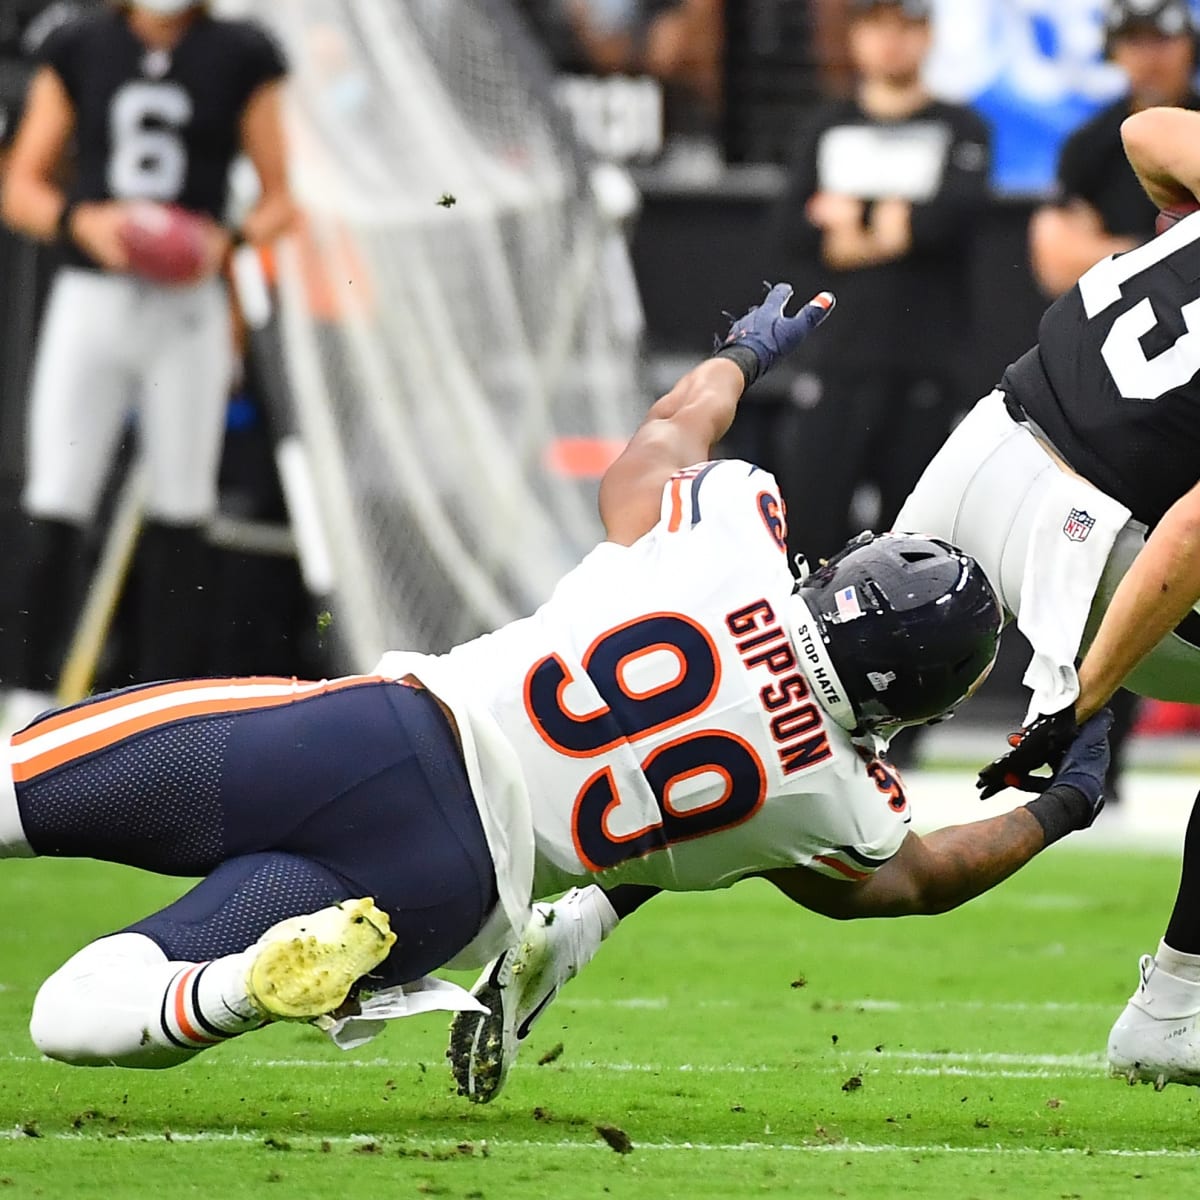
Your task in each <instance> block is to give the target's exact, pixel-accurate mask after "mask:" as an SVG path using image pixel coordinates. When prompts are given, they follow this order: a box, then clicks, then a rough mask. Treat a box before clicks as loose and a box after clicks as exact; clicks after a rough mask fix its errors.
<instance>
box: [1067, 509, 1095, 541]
mask: <svg viewBox="0 0 1200 1200" xmlns="http://www.w3.org/2000/svg"><path fill="white" fill-rule="evenodd" d="M1095 524H1096V518H1095V517H1093V516H1091V515H1090V514H1089V513H1088V512H1087V510H1086V509H1083V508H1073V509H1071V514H1070V516H1068V517H1067V521H1066V524H1065V525H1064V526H1063V533H1065V534H1066V535H1067V538H1068V539H1069V540H1070V541H1072V542H1086V541H1087V536H1088V534H1089V533H1091V532H1092V526H1093V525H1095Z"/></svg>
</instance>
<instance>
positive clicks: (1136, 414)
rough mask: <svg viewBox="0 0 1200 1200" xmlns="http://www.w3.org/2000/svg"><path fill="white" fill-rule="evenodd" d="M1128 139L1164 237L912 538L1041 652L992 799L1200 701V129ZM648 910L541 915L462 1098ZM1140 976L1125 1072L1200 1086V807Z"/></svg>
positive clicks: (1153, 124)
mask: <svg viewBox="0 0 1200 1200" xmlns="http://www.w3.org/2000/svg"><path fill="white" fill-rule="evenodd" d="M1122 137H1123V140H1124V143H1125V149H1126V153H1127V155H1128V157H1129V159H1130V162H1131V163H1132V165H1133V167H1134V169H1135V170H1136V172H1137V174H1138V176H1139V178H1140V179H1141V181H1142V184H1143V187H1144V188H1145V190H1146V192H1147V194H1148V195H1149V196H1150V198H1151V200H1153V201H1154V203H1155V204H1156V205H1157V206H1158V207H1159V208H1160V210H1162V212H1163V214H1164V216H1163V218H1162V219H1160V228H1161V230H1162V231H1161V233H1160V236H1158V237H1157V238H1155V239H1154V240H1153V241H1151V242H1148V243H1146V244H1144V245H1142V246H1140V247H1138V248H1136V249H1134V250H1133V251H1131V252H1129V253H1126V254H1121V255H1117V256H1114V257H1110V258H1105V259H1103V260H1101V262H1099V263H1098V264H1096V266H1094V267H1093V268H1092V269H1091V270H1090V271H1089V272H1088V273H1087V274H1085V275H1084V276H1083V278H1082V279H1081V280H1080V282H1079V284H1078V286H1077V287H1075V288H1074V289H1072V290H1071V291H1069V292H1067V293H1066V295H1064V296H1063V297H1062V298H1061V299H1060V300H1059V301H1057V302H1056V303H1055V304H1054V305H1053V306H1052V307H1051V308H1050V309H1049V310H1048V312H1047V313H1046V315H1045V317H1044V319H1043V321H1042V325H1041V329H1040V332H1039V343H1038V345H1037V346H1036V347H1035V348H1034V349H1033V350H1032V351H1030V353H1028V354H1027V355H1025V356H1024V357H1023V358H1022V359H1020V360H1019V361H1018V362H1017V363H1015V364H1014V365H1013V366H1011V367H1010V368H1009V370H1008V371H1007V372H1006V373H1005V376H1004V378H1003V380H1002V381H1001V385H1000V387H999V388H998V389H997V391H996V392H994V393H993V394H992V395H990V396H988V397H985V398H984V399H983V400H981V401H980V402H979V404H977V405H976V407H975V408H974V409H973V410H972V412H971V413H970V414H969V415H968V416H967V417H966V419H965V420H964V421H963V422H962V423H961V425H959V427H958V428H957V429H956V430H955V432H954V433H953V434H952V435H951V437H950V438H949V439H948V440H947V442H946V444H945V445H944V447H943V448H942V450H941V451H939V453H938V454H937V456H936V457H935V458H934V460H933V461H932V462H931V463H930V465H929V467H928V468H927V469H926V471H925V473H924V474H923V475H922V477H921V479H920V481H919V482H918V484H917V486H916V488H915V489H914V491H913V493H912V494H911V496H910V497H909V498H908V501H907V502H906V504H905V505H904V507H903V509H902V511H901V513H900V515H899V517H898V518H897V522H896V528H897V529H901V530H912V531H917V530H920V531H923V532H925V533H927V534H936V535H939V536H941V537H944V538H947V539H950V540H952V541H953V542H955V543H956V544H959V545H961V546H962V547H963V548H964V549H965V550H966V551H967V552H968V553H970V554H972V555H973V556H974V557H975V558H976V559H977V560H978V561H979V563H980V565H981V566H982V568H983V570H984V571H985V573H986V574H987V576H988V578H989V579H990V580H991V581H992V583H993V584H994V585H995V587H996V589H997V592H998V593H999V596H1000V599H1001V602H1002V604H1003V606H1004V609H1005V612H1006V614H1008V615H1009V616H1010V617H1012V618H1014V619H1015V620H1016V622H1017V624H1018V625H1019V626H1020V628H1021V629H1022V631H1023V632H1024V633H1025V635H1026V636H1027V638H1028V639H1029V641H1030V642H1031V643H1032V645H1033V648H1034V659H1033V663H1032V665H1031V668H1030V672H1029V674H1028V675H1027V676H1026V682H1027V683H1028V684H1029V685H1030V687H1031V689H1032V691H1033V693H1034V695H1033V700H1032V703H1031V705H1030V710H1029V714H1028V717H1027V722H1028V723H1027V725H1026V727H1025V729H1024V730H1023V731H1022V733H1021V734H1020V735H1014V739H1013V740H1014V741H1015V742H1016V743H1017V744H1016V745H1015V747H1014V749H1013V750H1012V751H1010V752H1009V753H1008V754H1006V755H1005V756H1004V757H1002V758H1000V759H998V760H997V761H996V762H995V763H993V764H991V765H990V766H989V767H988V768H986V769H985V770H984V771H983V772H982V773H981V776H980V784H981V789H982V791H983V794H984V795H985V796H987V795H990V794H993V793H995V792H997V791H999V790H1001V789H1002V788H1003V787H1006V786H1021V787H1026V788H1028V789H1030V790H1037V789H1040V788H1042V787H1044V786H1045V783H1046V780H1045V777H1042V776H1038V775H1036V774H1034V772H1036V771H1037V770H1038V768H1039V767H1040V766H1042V765H1043V764H1050V765H1052V766H1053V765H1055V764H1057V763H1058V762H1060V761H1061V756H1062V754H1063V751H1064V750H1065V748H1066V747H1068V746H1070V745H1071V744H1072V740H1073V738H1074V737H1075V735H1076V730H1077V723H1078V722H1083V721H1085V720H1086V719H1087V718H1088V717H1089V716H1090V715H1091V714H1093V713H1095V712H1096V711H1097V710H1098V709H1099V708H1100V707H1101V706H1102V705H1103V704H1105V703H1106V701H1107V700H1108V698H1109V697H1110V696H1111V695H1112V694H1113V692H1114V691H1115V690H1116V688H1118V687H1119V686H1122V684H1123V685H1124V686H1126V687H1128V688H1129V689H1131V690H1132V691H1134V692H1136V693H1138V694H1140V695H1145V696H1150V697H1155V698H1159V699H1164V700H1181V701H1188V702H1192V703H1198V702H1200V551H1198V547H1200V483H1197V467H1196V463H1197V455H1198V454H1200V339H1198V338H1197V336H1196V334H1195V332H1194V331H1193V329H1192V326H1193V325H1194V323H1195V313H1194V310H1195V307H1196V304H1197V284H1196V281H1197V279H1198V278H1200V215H1196V213H1197V210H1200V114H1197V113H1195V112H1192V111H1187V110H1183V109H1168V108H1152V109H1146V110H1144V111H1142V112H1140V113H1138V114H1136V115H1134V116H1132V117H1130V118H1128V119H1127V120H1126V122H1125V123H1124V125H1123V127H1122ZM1081 651H1082V652H1083V657H1082V660H1081V661H1080V662H1079V666H1078V671H1076V667H1075V662H1076V659H1077V656H1078V655H1079V654H1080V652H1081ZM649 894H652V893H646V892H643V893H637V892H629V891H628V890H627V889H618V890H617V891H615V892H613V893H612V895H611V897H609V898H605V897H604V896H603V895H602V894H601V893H600V892H599V890H598V889H596V888H587V889H582V890H579V891H574V892H572V893H569V894H568V895H567V896H566V897H565V898H564V899H563V900H562V901H560V902H559V903H558V904H557V905H556V906H555V911H554V912H553V914H552V917H551V920H552V924H551V926H550V927H549V928H547V927H546V925H545V921H546V916H547V915H549V910H548V909H547V910H545V912H543V911H539V912H538V913H536V914H535V917H534V919H533V921H532V922H531V924H530V927H529V930H528V931H527V936H526V939H525V941H524V943H523V945H522V946H521V947H520V949H519V950H515V951H513V952H512V953H510V954H509V955H507V956H504V957H502V958H500V959H498V960H497V962H496V963H494V964H493V965H492V967H491V968H490V970H489V972H485V974H484V976H483V977H482V978H481V980H480V983H479V985H477V990H479V991H480V992H481V994H482V992H484V991H485V990H486V991H487V993H488V995H489V996H490V997H491V998H492V1004H493V1007H494V1008H495V1009H496V1011H497V1012H500V1013H502V1014H503V1021H501V1020H500V1019H499V1018H497V1019H496V1021H495V1022H493V1025H492V1026H490V1027H488V1028H487V1029H485V1030H482V1031H476V1030H474V1029H472V1030H471V1031H470V1032H471V1034H472V1036H474V1035H475V1034H476V1033H477V1032H478V1034H479V1037H478V1045H479V1046H480V1047H481V1048H480V1049H479V1050H478V1051H477V1052H476V1053H475V1054H474V1056H473V1057H472V1055H471V1054H470V1053H469V1048H470V1042H469V1041H468V1039H467V1038H466V1037H465V1034H464V1030H465V1019H460V1020H459V1021H458V1022H457V1023H456V1027H455V1030H454V1034H455V1039H454V1041H455V1044H454V1045H453V1046H452V1050H451V1055H452V1060H453V1063H454V1066H455V1071H456V1075H457V1076H458V1079H459V1084H460V1087H462V1088H463V1089H464V1090H465V1091H467V1092H468V1093H469V1094H471V1095H472V1096H473V1097H474V1098H476V1099H483V1100H486V1099H489V1098H490V1097H491V1096H492V1095H494V1094H495V1093H496V1091H498V1090H499V1086H500V1084H502V1082H503V1073H504V1071H505V1070H506V1069H507V1064H508V1063H509V1062H510V1061H511V1058H512V1057H513V1056H514V1055H515V1053H516V1050H517V1047H518V1046H519V1044H520V1040H521V1037H523V1036H524V1034H525V1033H527V1032H528V1028H529V1025H530V1024H531V1022H532V1019H536V1017H537V1016H538V1015H540V1013H541V1012H542V1011H544V1008H545V1006H546V1004H547V1003H549V1001H550V999H551V998H552V997H553V995H554V992H555V991H556V989H557V988H558V987H559V986H560V985H561V983H562V982H563V981H565V980H566V979H568V978H570V977H571V976H573V975H574V974H575V973H577V971H578V970H579V968H580V967H581V966H582V965H583V964H585V963H586V962H587V961H588V960H589V959H590V957H591V956H592V954H593V953H594V952H595V950H596V948H597V947H598V946H599V944H600V941H601V939H602V937H603V936H605V935H606V934H607V932H608V931H609V930H610V929H611V928H612V927H613V926H614V925H615V924H616V921H617V919H618V917H620V916H624V915H625V914H626V912H629V911H632V910H633V908H634V907H636V906H637V904H638V903H639V902H640V901H642V900H644V899H645V898H646V896H647V895H649ZM558 918H562V919H558ZM1139 967H1140V969H1139V977H1138V984H1137V988H1136V990H1135V992H1134V994H1133V996H1132V997H1131V998H1130V1001H1129V1003H1128V1004H1127V1005H1126V1008H1125V1010H1124V1011H1123V1012H1122V1013H1121V1015H1120V1016H1119V1017H1118V1019H1117V1021H1116V1023H1115V1024H1114V1026H1113V1028H1112V1031H1111V1033H1110V1036H1109V1042H1108V1056H1109V1063H1110V1066H1111V1068H1112V1070H1113V1072H1114V1073H1115V1074H1117V1075H1119V1076H1121V1077H1123V1078H1126V1079H1128V1080H1129V1081H1130V1082H1131V1083H1133V1082H1136V1081H1138V1080H1141V1081H1143V1082H1151V1083H1153V1084H1154V1085H1155V1086H1156V1087H1159V1088H1161V1087H1163V1086H1164V1085H1165V1084H1167V1083H1172V1082H1175V1083H1183V1084H1192V1085H1197V1084H1200V797H1197V803H1196V806H1195V807H1194V809H1193V813H1192V817H1191V820H1190V822H1189V825H1188V829H1187V833H1186V835H1185V841H1184V853H1183V870H1182V877H1181V880H1180V886H1179V890H1178V893H1177V896H1176V900H1175V905H1174V908H1173V911H1172V913H1171V917H1170V921H1169V923H1168V925H1167V928H1166V931H1165V933H1164V936H1163V939H1162V941H1161V942H1160V943H1159V946H1158V949H1157V951H1156V953H1155V954H1154V955H1145V956H1143V958H1142V960H1141V962H1140V964H1139ZM514 972H515V973H514ZM464 1047H466V1048H467V1049H464Z"/></svg>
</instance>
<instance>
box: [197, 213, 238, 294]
mask: <svg viewBox="0 0 1200 1200" xmlns="http://www.w3.org/2000/svg"><path fill="white" fill-rule="evenodd" d="M204 237H205V251H204V262H203V264H202V265H201V267H200V270H199V271H198V272H197V274H196V279H195V282H197V283H199V282H200V280H202V279H211V278H212V277H213V276H214V275H217V274H219V273H220V272H221V271H223V270H224V269H225V264H226V263H228V261H229V256H230V254H232V253H233V235H232V234H231V233H230V232H229V230H228V229H226V228H225V226H224V225H218V224H217V222H216V221H213V220H211V219H210V220H209V221H208V222H207V223H206V228H205V231H204Z"/></svg>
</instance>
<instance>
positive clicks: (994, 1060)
mask: <svg viewBox="0 0 1200 1200" xmlns="http://www.w3.org/2000/svg"><path fill="white" fill-rule="evenodd" d="M832 1057H833V1056H832V1055H831V1053H829V1052H826V1051H812V1052H799V1053H793V1054H791V1055H789V1056H788V1058H787V1060H786V1061H780V1062H778V1063H642V1062H606V1061H598V1060H594V1059H584V1060H564V1061H562V1062H561V1063H560V1064H559V1069H561V1068H562V1067H567V1068H570V1069H571V1070H575V1071H607V1072H611V1073H613V1074H622V1075H626V1074H639V1075H670V1074H682V1075H686V1074H696V1075H769V1074H772V1073H774V1072H777V1071H794V1070H795V1069H796V1067H797V1066H798V1065H799V1064H800V1063H806V1064H811V1063H812V1062H813V1061H814V1060H816V1059H820V1060H822V1061H824V1062H827V1063H828V1069H829V1070H831V1071H833V1070H837V1069H841V1068H840V1067H839V1066H838V1065H837V1063H841V1062H845V1063H866V1064H867V1065H868V1066H870V1065H871V1064H873V1063H876V1062H880V1061H893V1062H898V1063H918V1064H925V1065H926V1066H927V1067H928V1068H929V1071H928V1073H930V1074H935V1075H936V1074H962V1073H963V1072H964V1071H965V1070H968V1069H974V1070H975V1072H976V1073H977V1074H979V1075H980V1076H982V1077H990V1076H991V1075H1000V1074H1002V1071H1001V1070H999V1069H998V1070H994V1071H989V1070H987V1068H993V1067H994V1068H1017V1069H1022V1068H1023V1069H1026V1070H1029V1069H1037V1070H1038V1071H1042V1070H1045V1071H1048V1072H1050V1073H1051V1074H1054V1073H1061V1072H1076V1073H1077V1072H1084V1073H1086V1074H1096V1073H1099V1072H1102V1071H1104V1070H1106V1066H1105V1062H1104V1059H1103V1058H1102V1057H1101V1056H1100V1055H1098V1054H1009V1053H1003V1052H981V1053H967V1052H963V1053H959V1052H947V1053H935V1052H930V1051H922V1050H882V1051H876V1050H872V1049H868V1048H862V1049H855V1048H851V1047H848V1046H847V1047H839V1048H838V1050H837V1053H836V1060H837V1062H836V1063H835V1062H834V1061H830V1060H831V1058H832ZM5 1062H8V1063H25V1064H32V1063H39V1064H49V1063H50V1059H48V1058H42V1057H41V1056H39V1055H36V1054H27V1055H21V1054H7V1055H3V1056H0V1063H5ZM440 1065H441V1064H440V1062H439V1061H434V1062H420V1061H418V1060H416V1059H412V1060H406V1059H394V1058H367V1059H364V1058H350V1057H348V1056H347V1057H345V1058H330V1059H324V1058H308V1059H306V1058H229V1057H225V1056H222V1057H220V1058H215V1057H211V1058H206V1057H205V1056H203V1055H201V1056H200V1057H198V1058H197V1059H196V1060H194V1063H193V1064H192V1065H191V1067H190V1069H191V1070H196V1069H197V1068H198V1067H208V1068H210V1069H213V1070H228V1069H229V1068H230V1067H250V1068H254V1069H275V1068H281V1069H295V1070H320V1071H323V1070H342V1069H344V1068H347V1067H350V1068H356V1069H357V1068H364V1067H373V1068H375V1069H377V1070H388V1071H404V1070H414V1071H415V1070H421V1069H422V1068H425V1069H433V1070H436V1069H438V1068H439V1067H440ZM544 1069H545V1068H540V1067H538V1066H537V1065H536V1064H534V1063H532V1062H518V1063H516V1064H514V1066H513V1070H515V1071H527V1070H528V1071H537V1070H544ZM900 1073H903V1072H900ZM910 1073H915V1071H914V1072H910ZM1039 1077H1040V1076H1039Z"/></svg>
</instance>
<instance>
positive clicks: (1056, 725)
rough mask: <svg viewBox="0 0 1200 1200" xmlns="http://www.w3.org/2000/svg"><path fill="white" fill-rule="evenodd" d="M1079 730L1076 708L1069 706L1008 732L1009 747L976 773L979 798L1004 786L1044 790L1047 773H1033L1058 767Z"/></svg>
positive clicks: (1047, 785)
mask: <svg viewBox="0 0 1200 1200" xmlns="http://www.w3.org/2000/svg"><path fill="white" fill-rule="evenodd" d="M1078 732H1079V730H1078V726H1077V725H1076V723H1075V708H1074V705H1071V706H1069V707H1067V708H1064V709H1062V710H1061V711H1059V712H1056V713H1050V714H1048V715H1047V716H1041V717H1038V718H1037V720H1035V721H1032V722H1031V723H1030V724H1028V725H1026V726H1025V728H1024V729H1021V730H1020V731H1019V732H1017V733H1013V734H1009V738H1008V743H1009V745H1010V746H1011V747H1012V749H1011V750H1009V752H1008V753H1007V754H1002V755H1001V756H1000V757H999V758H997V759H996V760H995V761H994V762H990V763H988V765H987V766H986V767H984V768H983V770H982V771H980V772H979V779H978V780H977V781H976V783H975V786H976V787H977V788H978V789H979V798H980V800H987V799H988V798H989V797H991V796H994V795H995V794H996V793H997V792H1002V791H1003V790H1004V789H1005V788H1008V787H1012V788H1020V790H1021V791H1023V792H1044V791H1045V790H1046V789H1047V788H1048V787H1049V786H1050V783H1051V777H1050V776H1049V775H1035V774H1034V772H1035V771H1037V770H1039V769H1040V768H1042V767H1047V766H1048V767H1049V768H1050V769H1051V770H1052V771H1054V770H1057V769H1058V767H1059V765H1060V764H1061V763H1062V761H1063V756H1064V755H1065V754H1066V753H1067V751H1068V750H1069V749H1070V748H1071V744H1072V743H1073V742H1074V740H1075V735H1076V734H1077V733H1078Z"/></svg>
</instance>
